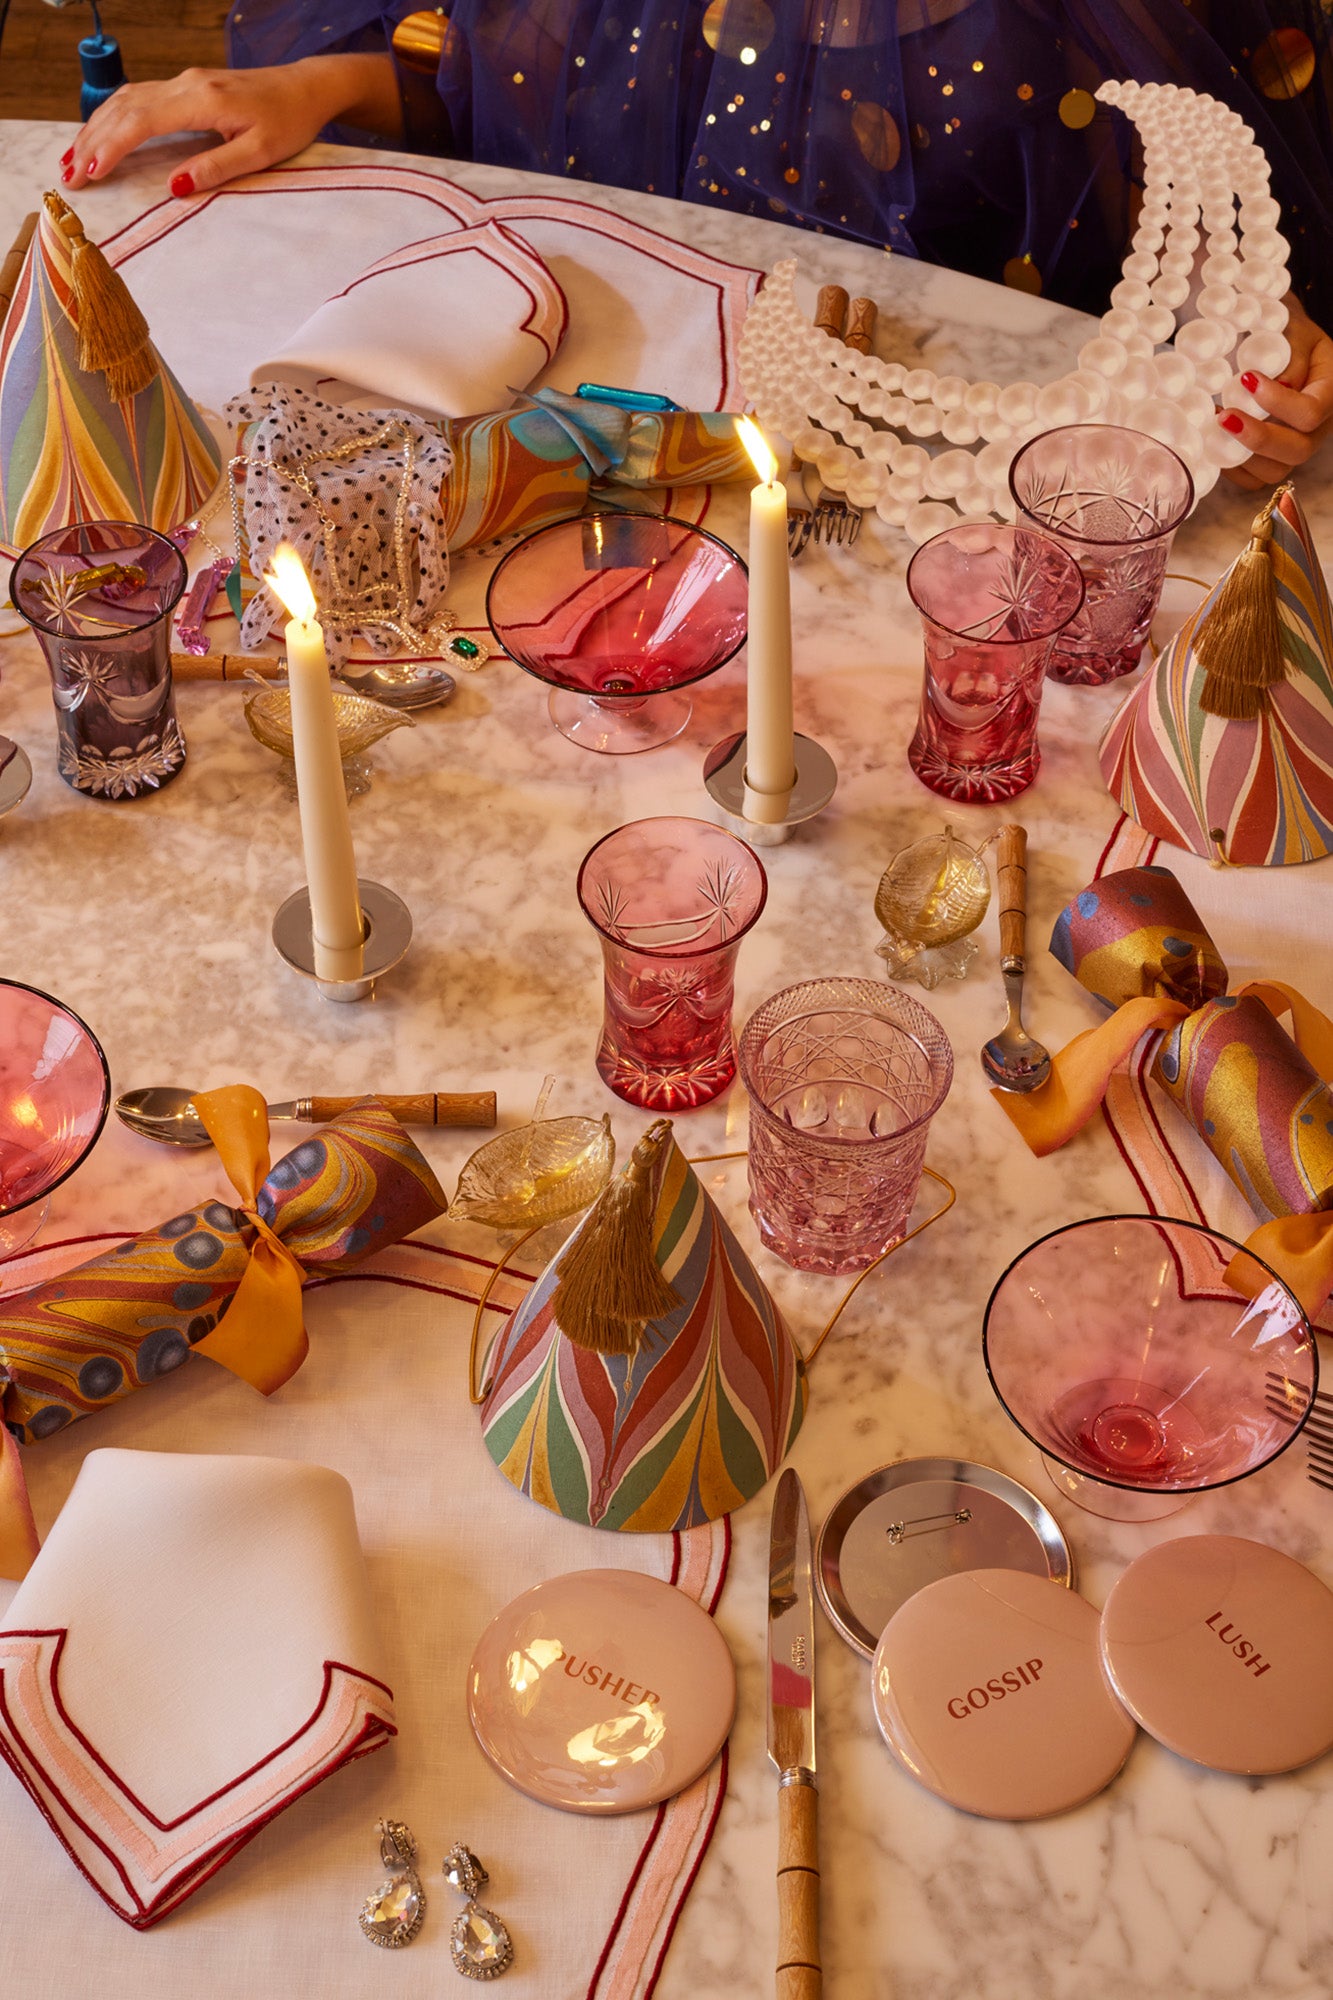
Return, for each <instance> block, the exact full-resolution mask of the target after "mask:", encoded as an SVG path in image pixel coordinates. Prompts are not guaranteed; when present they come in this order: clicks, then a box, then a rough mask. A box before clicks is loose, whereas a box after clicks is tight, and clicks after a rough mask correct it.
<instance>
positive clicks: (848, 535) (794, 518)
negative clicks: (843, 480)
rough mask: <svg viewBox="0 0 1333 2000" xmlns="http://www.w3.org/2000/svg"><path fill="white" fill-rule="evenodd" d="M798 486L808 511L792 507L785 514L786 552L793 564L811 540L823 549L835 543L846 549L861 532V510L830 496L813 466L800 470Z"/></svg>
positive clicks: (841, 499)
mask: <svg viewBox="0 0 1333 2000" xmlns="http://www.w3.org/2000/svg"><path fill="white" fill-rule="evenodd" d="M801 486H802V489H803V491H804V493H805V497H806V499H807V500H808V501H809V502H810V505H809V507H808V508H799V507H793V508H790V509H789V510H788V513H787V550H788V553H789V555H790V556H791V558H792V561H793V562H795V560H796V558H797V557H798V556H801V555H804V553H805V551H806V549H807V548H808V547H809V546H810V543H811V542H812V541H815V542H822V543H823V545H824V547H825V548H828V547H830V546H831V545H832V544H833V543H834V542H838V543H840V544H841V545H842V547H844V548H850V547H851V545H852V543H853V542H854V541H855V540H856V538H857V536H858V535H859V534H860V532H861V510H860V509H859V508H858V507H853V506H851V505H850V504H849V503H848V502H847V501H846V500H844V499H843V498H842V497H841V495H839V494H833V493H830V492H829V491H828V490H827V488H826V487H825V486H824V484H823V482H822V481H821V480H820V477H819V474H818V472H817V471H816V470H815V468H814V466H813V465H804V466H802V468H801Z"/></svg>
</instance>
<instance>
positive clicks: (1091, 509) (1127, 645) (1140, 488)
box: [1009, 424, 1194, 687]
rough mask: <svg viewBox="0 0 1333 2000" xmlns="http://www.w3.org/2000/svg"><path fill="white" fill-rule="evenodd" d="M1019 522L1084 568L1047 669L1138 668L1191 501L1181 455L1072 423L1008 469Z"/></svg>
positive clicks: (1072, 678) (1077, 677) (1087, 673)
mask: <svg viewBox="0 0 1333 2000" xmlns="http://www.w3.org/2000/svg"><path fill="white" fill-rule="evenodd" d="M1009 490H1010V492H1011V493H1012V494H1013V496H1014V503H1015V505H1016V506H1017V508H1018V518H1019V520H1020V522H1026V523H1027V524H1029V525H1030V526H1032V527H1034V528H1040V529H1042V531H1043V532H1044V533H1045V534H1048V535H1054V536H1055V537H1056V539H1057V540H1058V541H1059V542H1060V543H1061V544H1062V545H1063V546H1064V547H1065V548H1067V549H1068V550H1069V553H1070V554H1071V555H1072V556H1073V557H1074V559H1075V561H1076V562H1077V563H1078V566H1079V569H1080V570H1081V571H1082V573H1083V582H1084V585H1085V586H1086V595H1085V597H1084V600H1083V608H1082V610H1081V611H1080V612H1079V614H1078V616H1077V617H1076V618H1075V619H1073V621H1072V622H1071V623H1070V624H1069V625H1067V626H1066V627H1065V629H1064V631H1063V632H1062V633H1061V634H1060V636H1059V638H1058V639H1057V640H1056V643H1055V649H1054V651H1053V653H1052V654H1051V664H1050V667H1049V670H1048V671H1049V675H1050V678H1051V679H1052V680H1053V681H1063V682H1065V683H1066V684H1067V685H1072V686H1079V687H1101V686H1102V685H1103V684H1104V683H1105V682H1106V681H1113V680H1117V679H1118V678H1119V676H1120V675H1121V674H1129V673H1132V672H1133V671H1134V669H1135V667H1136V666H1137V665H1138V663H1139V655H1140V653H1141V652H1142V651H1143V642H1144V640H1145V639H1146V638H1147V636H1148V627H1149V626H1150V625H1151V624H1152V621H1153V614H1154V612H1155V611H1156V610H1157V603H1158V599H1159V598H1160V597H1161V595H1162V579H1163V577H1164V576H1165V575H1166V559H1167V556H1168V555H1169V554H1170V552H1171V540H1172V537H1173V536H1174V534H1175V532H1176V529H1177V528H1178V527H1179V526H1180V524H1181V522H1182V521H1183V520H1184V518H1185V516H1186V515H1187V514H1188V513H1189V510H1190V508H1191V507H1192V506H1193V505H1194V481H1193V480H1192V479H1191V478H1190V475H1189V472H1188V470H1187V469H1186V467H1185V465H1184V464H1183V463H1182V461H1181V460H1180V459H1178V458H1177V457H1176V454H1175V453H1174V452H1173V451H1172V450H1170V449H1169V447H1168V446H1166V445H1164V444H1159V443H1158V442H1157V440H1156V439H1155V438H1150V437H1145V436H1144V435H1143V434H1142V432H1140V431H1129V430H1122V429H1121V428H1120V427H1119V426H1118V425H1116V424H1069V425H1066V426H1065V427H1064V428H1063V429H1061V430H1057V431H1047V432H1046V433H1045V434H1044V435H1043V436H1042V437H1038V438H1033V440H1032V442H1031V444H1026V445H1024V447H1023V449H1022V451H1020V452H1019V453H1018V454H1017V455H1016V456H1015V458H1014V462H1013V464H1012V465H1011V466H1010V468H1009Z"/></svg>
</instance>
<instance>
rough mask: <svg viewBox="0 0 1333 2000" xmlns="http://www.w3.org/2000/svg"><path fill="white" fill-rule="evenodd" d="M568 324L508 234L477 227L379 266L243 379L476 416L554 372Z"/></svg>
mask: <svg viewBox="0 0 1333 2000" xmlns="http://www.w3.org/2000/svg"><path fill="white" fill-rule="evenodd" d="M568 322H569V308H568V306H567V304H566V302H565V295H564V293H563V292H562V291H561V289H560V287H559V285H558V284H557V283H556V281H555V279H554V278H553V277H552V276H551V273H550V271H549V270H548V269H547V267H546V265H545V264H544V263H543V262H542V260H541V258H540V257H539V256H538V255H537V253H536V252H535V251H534V250H533V249H532V248H531V247H530V246H529V245H528V244H527V243H525V242H524V241H523V239H522V237H520V236H517V235H515V234H514V232H513V231H512V230H511V229H506V228H504V227H503V226H502V225H501V224H500V223H498V222H483V223H479V224H478V225H477V226H476V227H474V228H471V229H455V230H451V231H450V232H449V233H448V234H446V235H443V236H430V237H426V238H425V239H424V240H423V241H421V242H419V243H408V244H405V245H404V246H403V247H402V249H400V250H394V251H392V252H390V254H389V255H388V256H387V257H381V258H380V259H379V261H378V262H377V263H374V264H371V265H370V266H369V267H368V268H367V269H366V270H364V271H362V272H361V274H360V276H359V277H356V278H353V279H352V281H351V283H350V284H349V285H345V286H344V287H343V289H342V290H341V291H340V292H335V293H334V295H333V297H332V298H330V299H328V300H326V302H325V303H324V304H323V305H322V306H320V307H319V308H318V309H317V310H316V311H315V312H313V313H312V314H311V316H310V318H309V319H308V320H306V321H305V323H304V325H302V326H300V327H298V328H297V330H296V332H295V333H294V334H292V335H291V337H290V338H289V339H287V340H284V341H283V342H282V344H281V346H279V347H278V348H276V349H275V350H274V352H273V353H272V355H271V356H270V357H269V358H268V359H267V360H265V361H261V362H260V363H258V365H257V366H256V367H255V368H254V369H253V370H252V371H251V375H250V380H251V383H252V385H258V384H260V383H263V382H273V381H279V382H294V383H296V384H298V386H300V387H301V388H304V389H314V388H317V387H320V388H321V389H322V393H324V394H325V395H329V396H331V398H332V400H334V401H343V400H345V399H346V398H345V395H344V394H343V393H342V391H343V390H344V388H345V389H348V390H352V391H359V392H361V393H362V394H363V395H366V396H369V397H373V398H375V399H377V400H379V401H387V402H390V403H395V404H397V403H409V404H411V405H412V406H413V407H414V408H417V409H421V410H428V411H431V412H432V413H434V414H435V415H438V416H444V417H472V416H480V415H482V414H483V413H484V412H486V411H489V410H503V409H507V408H508V407H509V405H510V403H511V402H512V401H513V399H514V394H515V392H516V391H518V390H521V389H526V388H527V386H528V384H529V382H531V381H532V380H533V379H534V377H536V376H537V375H539V374H540V373H541V371H542V370H543V369H544V368H546V367H547V366H548V365H549V363H550V362H551V360H552V358H553V357H554V355H555V351H556V349H557V348H558V347H559V345H560V342H561V341H562V340H563V338H564V334H565V328H566V326H567V325H568ZM330 385H337V386H330Z"/></svg>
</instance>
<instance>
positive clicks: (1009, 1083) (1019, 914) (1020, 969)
mask: <svg viewBox="0 0 1333 2000" xmlns="http://www.w3.org/2000/svg"><path fill="white" fill-rule="evenodd" d="M996 873H997V874H998V876H999V882H1000V971H1001V973H1002V974H1003V977H1004V993H1005V998H1006V1000H1007V1001H1008V1002H1009V1016H1008V1019H1007V1020H1006V1021H1005V1024H1004V1027H1003V1028H1002V1029H1001V1031H1000V1033H999V1034H998V1035H996V1036H995V1037H994V1038H993V1040H991V1041H989V1042H987V1044H986V1046H985V1048H984V1049H983V1050H982V1051H981V1067H982V1068H983V1069H984V1070H985V1072H986V1074H987V1076H988V1077H989V1078H990V1080H991V1082H992V1083H993V1084H994V1085H995V1087H996V1089H997V1090H1014V1091H1018V1092H1020V1093H1022V1092H1026V1091H1029V1090H1037V1089H1039V1088H1040V1086H1041V1085H1042V1084H1043V1083H1045V1081H1046V1079H1047V1077H1048V1076H1049V1075H1050V1073H1051V1057H1050V1051H1049V1050H1048V1049H1044V1048H1043V1047H1042V1045H1041V1043H1040V1042H1037V1041H1034V1040H1033V1039H1032V1036H1031V1035H1030V1034H1029V1033H1028V1031H1027V1029H1026V1028H1025V1027H1024V1026H1023V974H1024V972H1025V971H1026V970H1027V961H1026V959H1025V957H1024V950H1025V947H1026V943H1027V905H1028V837H1027V829H1026V828H1025V827H1021V826H1006V827H1002V828H1001V829H1000V857H999V864H998V867H997V870H996Z"/></svg>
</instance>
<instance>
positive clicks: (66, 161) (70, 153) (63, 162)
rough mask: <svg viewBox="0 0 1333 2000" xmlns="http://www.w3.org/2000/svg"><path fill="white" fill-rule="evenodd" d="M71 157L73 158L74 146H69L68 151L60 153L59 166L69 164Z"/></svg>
mask: <svg viewBox="0 0 1333 2000" xmlns="http://www.w3.org/2000/svg"><path fill="white" fill-rule="evenodd" d="M73 158H74V148H73V147H72V146H71V147H70V148H69V151H68V152H66V153H62V154H61V155H60V164H61V166H62V167H67V166H68V165H69V163H70V161H71V160H72V159H73Z"/></svg>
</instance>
